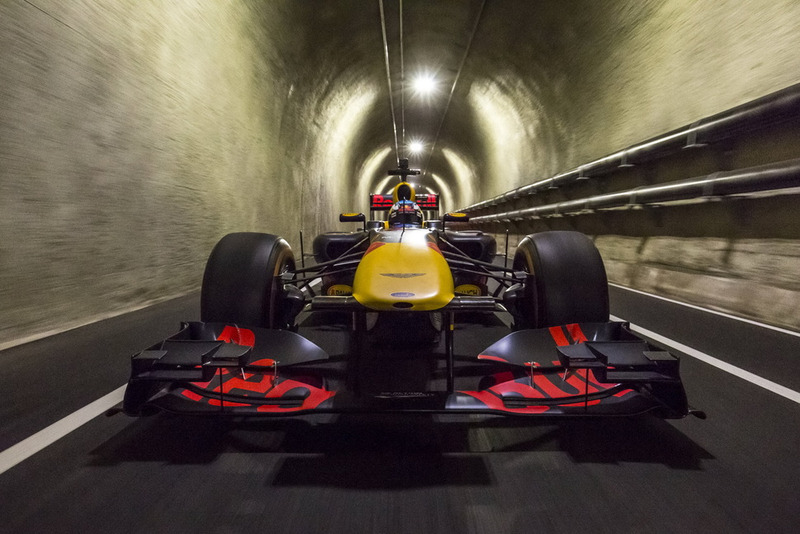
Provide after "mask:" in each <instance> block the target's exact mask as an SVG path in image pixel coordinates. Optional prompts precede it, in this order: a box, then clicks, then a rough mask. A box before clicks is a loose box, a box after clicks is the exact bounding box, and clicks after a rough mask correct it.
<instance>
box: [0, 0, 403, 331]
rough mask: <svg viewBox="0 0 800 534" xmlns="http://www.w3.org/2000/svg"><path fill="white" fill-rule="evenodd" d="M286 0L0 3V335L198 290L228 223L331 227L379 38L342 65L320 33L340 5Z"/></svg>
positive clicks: (343, 198) (335, 43)
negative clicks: (364, 64)
mask: <svg viewBox="0 0 800 534" xmlns="http://www.w3.org/2000/svg"><path fill="white" fill-rule="evenodd" d="M294 4H295V3H286V2H246V1H242V2H183V1H181V2H168V1H159V0H149V1H142V2H117V1H116V0H106V1H78V0H76V1H70V2H60V1H46V0H36V1H32V2H23V1H21V0H20V1H17V0H13V1H10V2H2V3H0V161H2V167H1V168H0V232H1V235H2V238H1V239H0V346H3V345H4V344H5V345H7V344H13V343H17V342H19V341H22V340H25V339H31V338H33V337H37V336H40V335H42V334H44V333H47V332H50V331H57V330H62V329H64V328H69V327H70V326H75V325H79V324H84V323H87V322H90V321H93V320H96V319H98V318H101V317H104V316H108V315H113V314H117V313H121V312H124V311H128V310H130V309H133V308H136V307H141V306H144V305H147V304H150V303H153V302H157V301H160V300H164V299H169V298H172V297H175V296H176V295H181V294H184V293H186V292H190V291H194V290H196V289H198V288H199V284H200V280H201V278H202V273H203V267H204V262H205V259H206V257H207V256H208V253H209V252H210V250H211V248H212V246H213V245H214V243H216V241H217V240H218V239H219V238H220V237H221V236H222V235H224V234H225V233H228V232H232V231H261V232H268V233H275V234H279V235H283V236H285V237H286V238H287V239H289V240H290V242H291V243H292V244H293V245H294V246H295V248H296V249H297V248H299V247H297V241H298V235H299V231H300V230H305V232H306V235H312V234H314V233H315V232H319V231H320V230H321V229H323V228H325V229H327V228H331V227H332V225H333V224H334V222H335V221H336V219H335V216H336V213H338V211H341V210H342V206H341V205H342V204H349V202H350V198H349V194H348V193H347V190H348V188H351V187H352V185H353V184H352V183H351V182H348V179H347V177H350V176H352V175H353V174H354V172H353V169H355V168H356V167H357V165H360V164H361V163H362V162H361V161H360V160H359V159H358V158H359V154H358V153H356V151H354V150H352V149H350V148H349V147H348V145H350V144H358V143H361V144H363V140H362V139H360V138H359V135H364V134H363V127H362V123H363V121H364V120H365V119H366V117H367V116H368V115H369V113H370V112H371V111H372V110H373V107H374V106H375V105H376V103H377V102H378V100H379V98H385V95H383V94H380V91H381V90H382V88H383V86H379V85H377V84H373V83H372V82H371V80H372V79H374V78H375V77H374V76H372V75H371V73H369V72H364V71H363V69H362V70H360V71H359V70H358V69H359V64H360V63H359V57H360V56H361V55H363V54H364V53H366V52H365V51H368V52H369V53H370V57H371V52H372V49H373V48H374V49H375V50H380V48H379V47H380V34H379V33H378V32H375V34H374V36H373V37H372V38H370V37H369V36H368V37H366V38H365V39H362V41H361V43H360V44H359V45H358V46H355V47H351V48H350V56H349V59H350V60H351V62H350V63H349V64H348V66H344V67H342V66H341V65H337V64H335V63H333V62H331V61H327V59H326V58H325V57H322V56H324V55H325V53H326V51H329V49H326V48H324V47H316V46H313V42H314V40H315V39H320V40H323V41H325V42H328V43H329V46H330V47H332V48H334V49H335V47H339V49H342V48H343V46H344V44H345V41H349V40H350V39H351V35H352V33H353V31H355V30H354V29H352V28H351V29H348V27H347V25H348V24H352V22H348V19H347V18H346V16H347V12H348V6H347V5H345V4H341V5H340V6H339V7H342V8H344V9H343V10H342V11H341V12H340V11H339V10H337V9H335V6H332V5H330V4H329V5H326V6H317V5H313V4H311V3H305V4H304V5H300V4H296V5H294ZM373 8H374V9H375V10H376V11H377V8H376V7H375V6H371V7H370V8H369V9H367V11H369V10H371V9H373ZM378 80H380V78H378ZM337 87H350V88H351V91H350V92H343V91H339V90H336V88H337ZM375 122H377V123H378V125H379V126H380V125H381V124H383V128H384V129H385V130H386V131H388V130H389V128H390V124H384V123H381V121H379V120H377V121H375Z"/></svg>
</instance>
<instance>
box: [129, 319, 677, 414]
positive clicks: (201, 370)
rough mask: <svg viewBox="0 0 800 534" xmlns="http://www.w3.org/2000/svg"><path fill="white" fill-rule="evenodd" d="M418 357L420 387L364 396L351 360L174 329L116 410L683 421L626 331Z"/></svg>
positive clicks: (554, 335)
mask: <svg viewBox="0 0 800 534" xmlns="http://www.w3.org/2000/svg"><path fill="white" fill-rule="evenodd" d="M362 350H366V351H370V350H371V348H370V346H369V345H367V348H366V349H362ZM360 356H361V358H364V357H365V355H363V354H362V355H360ZM366 356H368V357H370V358H373V359H380V358H381V355H380V354H374V353H371V354H369V355H366ZM438 356H441V355H438ZM428 358H429V359H430V360H431V361H432V362H433V363H437V362H438V363H437V365H438V367H437V365H434V366H433V368H432V369H431V371H430V373H429V375H428V376H427V379H426V381H425V383H424V384H422V385H421V383H420V381H419V380H415V381H414V385H413V387H411V386H409V388H398V387H393V388H388V389H387V390H383V389H381V387H382V386H375V387H373V384H372V383H371V378H370V377H371V376H374V375H371V374H370V373H366V374H365V373H363V372H362V371H361V369H362V368H363V366H362V367H359V364H358V361H359V355H358V354H355V355H354V354H349V355H347V356H341V355H340V356H331V355H329V354H327V353H326V352H325V351H324V350H323V349H322V348H320V347H319V346H318V345H316V344H314V343H312V342H311V341H309V340H308V339H306V338H304V337H302V336H300V335H298V334H296V333H293V332H290V331H283V330H266V329H258V328H240V327H237V326H235V325H226V324H218V323H200V322H193V323H184V324H183V325H182V328H181V329H180V331H179V332H178V333H176V334H175V335H173V336H172V337H170V338H169V339H167V340H165V341H163V342H161V343H158V344H156V345H154V346H153V347H151V348H149V349H148V350H145V351H142V352H140V353H138V354H135V355H134V356H133V357H132V360H131V364H132V372H131V378H130V380H129V382H128V387H127V389H126V393H125V399H124V402H123V409H124V411H125V412H126V413H128V414H130V415H141V414H145V413H150V412H152V411H157V410H165V411H169V412H176V413H185V414H198V415H222V416H243V417H250V416H253V417H258V416H294V415H302V414H310V413H463V414H501V415H517V416H612V415H636V414H641V413H645V412H652V413H654V414H656V415H658V416H660V417H665V418H677V417H683V416H685V415H687V414H688V413H689V408H688V405H687V401H686V395H685V392H684V389H683V385H682V383H681V380H680V377H679V365H678V363H679V362H678V360H677V358H675V357H673V356H672V355H670V354H669V353H666V352H663V351H659V350H656V349H654V348H653V347H651V346H650V345H648V344H647V343H645V342H644V341H642V340H640V339H639V338H637V337H636V336H635V335H634V334H632V333H631V332H630V331H629V329H628V328H627V324H626V323H617V322H610V323H587V324H572V325H564V326H560V327H553V328H545V329H538V330H521V331H517V332H512V333H510V334H509V335H507V336H505V337H503V338H501V339H500V340H498V341H496V342H495V343H493V344H492V345H491V346H489V347H487V348H486V349H485V350H483V351H481V352H480V354H478V355H475V356H472V357H463V356H459V357H456V358H455V359H454V361H453V362H452V363H451V364H450V365H452V370H450V369H445V368H444V367H445V366H446V365H447V364H446V361H445V362H444V363H442V362H439V360H440V359H442V358H438V357H437V355H436V354H431V355H429V356H428ZM442 360H444V359H442ZM395 364H396V363H395V362H394V361H393V360H392V359H387V360H386V362H385V364H384V365H383V369H382V370H384V371H385V372H386V373H393V366H394V365H395ZM373 369H374V366H373ZM449 373H451V374H452V375H453V376H454V377H455V380H454V381H453V387H452V390H450V391H448V390H447V387H445V386H444V384H445V382H446V381H445V377H446V375H447V374H449Z"/></svg>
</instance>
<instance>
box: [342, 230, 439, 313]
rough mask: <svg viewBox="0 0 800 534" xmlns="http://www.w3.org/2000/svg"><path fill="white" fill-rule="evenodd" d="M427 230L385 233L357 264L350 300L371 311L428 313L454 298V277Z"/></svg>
mask: <svg viewBox="0 0 800 534" xmlns="http://www.w3.org/2000/svg"><path fill="white" fill-rule="evenodd" d="M429 235H430V234H429V232H428V231H426V230H416V229H407V230H405V231H403V232H401V231H400V230H392V231H388V232H385V235H384V236H383V239H381V240H379V241H376V242H374V243H373V244H372V245H371V246H370V248H369V249H368V250H367V253H366V254H364V257H363V258H362V260H361V263H359V265H358V268H357V269H356V274H355V279H354V280H353V297H355V299H356V300H357V301H358V302H359V303H361V304H363V305H364V306H366V307H367V308H371V309H373V310H379V311H431V310H438V309H439V308H441V307H443V306H445V305H446V304H448V303H449V302H450V301H451V300H452V299H453V275H452V274H451V272H450V266H449V265H448V264H447V261H446V260H445V259H444V257H443V256H442V253H441V252H440V251H439V248H438V247H437V246H436V244H435V243H434V242H433V241H432V240H431V239H430V237H429Z"/></svg>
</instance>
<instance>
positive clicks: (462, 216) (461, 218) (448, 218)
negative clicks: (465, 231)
mask: <svg viewBox="0 0 800 534" xmlns="http://www.w3.org/2000/svg"><path fill="white" fill-rule="evenodd" d="M468 220H469V215H467V214H466V213H458V212H456V213H445V214H444V217H442V221H444V222H467V221H468Z"/></svg>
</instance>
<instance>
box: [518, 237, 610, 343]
mask: <svg viewBox="0 0 800 534" xmlns="http://www.w3.org/2000/svg"><path fill="white" fill-rule="evenodd" d="M514 269H515V270H518V271H525V272H527V273H529V274H532V275H533V284H530V283H527V284H526V287H525V298H524V299H522V300H521V301H520V302H519V303H518V307H517V310H516V314H515V315H516V317H515V322H516V323H517V325H516V326H517V328H545V327H548V326H559V325H565V324H571V323H581V322H606V321H608V318H609V308H608V279H607V278H606V270H605V267H604V266H603V259H602V258H601V257H600V253H599V252H598V251H597V248H596V247H595V246H594V243H592V240H591V239H589V237H587V236H586V235H584V234H582V233H580V232H569V231H553V232H542V233H539V234H531V235H529V236H527V237H525V238H524V239H523V240H522V241H520V243H519V246H517V251H516V253H515V254H514ZM529 280H530V277H529Z"/></svg>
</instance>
